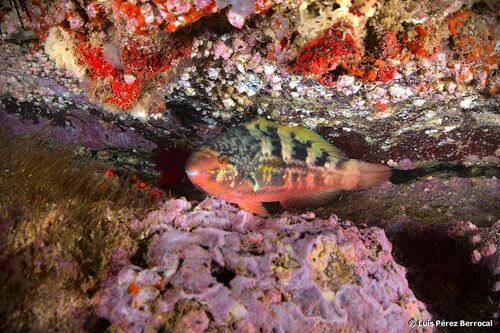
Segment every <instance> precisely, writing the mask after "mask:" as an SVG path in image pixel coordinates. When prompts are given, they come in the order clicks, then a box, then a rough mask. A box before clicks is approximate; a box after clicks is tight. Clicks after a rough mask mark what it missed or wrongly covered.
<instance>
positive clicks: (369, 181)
mask: <svg viewBox="0 0 500 333" xmlns="http://www.w3.org/2000/svg"><path fill="white" fill-rule="evenodd" d="M341 171H342V181H341V182H342V188H343V189H344V190H362V189H367V188H370V187H374V186H377V185H380V184H382V183H385V182H386V181H388V180H389V178H390V177H391V173H392V171H391V168H389V167H388V166H387V165H383V164H375V163H368V162H363V161H358V160H347V161H346V162H344V164H343V165H342V169H341Z"/></svg>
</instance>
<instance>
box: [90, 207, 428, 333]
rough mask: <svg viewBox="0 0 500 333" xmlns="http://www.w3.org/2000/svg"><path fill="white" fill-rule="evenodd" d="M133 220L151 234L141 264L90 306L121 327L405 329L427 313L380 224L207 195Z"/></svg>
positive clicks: (124, 273)
mask: <svg viewBox="0 0 500 333" xmlns="http://www.w3.org/2000/svg"><path fill="white" fill-rule="evenodd" d="M136 227H137V228H146V229H147V230H149V231H150V232H153V233H154V235H152V236H151V238H150V240H149V241H148V245H147V248H148V249H147V254H145V255H144V259H145V264H143V265H142V267H137V266H133V265H126V266H124V267H123V268H122V269H121V270H120V271H119V273H118V274H117V275H116V276H114V277H110V278H109V280H108V281H107V282H106V284H107V285H108V287H107V288H106V289H105V290H104V291H103V292H102V293H101V295H100V296H99V297H98V303H99V305H98V311H97V312H98V314H99V315H100V316H101V317H104V318H106V319H107V320H109V321H110V322H111V324H112V325H113V326H114V327H117V328H119V329H123V330H124V331H126V332H142V331H144V330H146V331H147V330H151V329H152V330H153V331H156V330H159V329H164V330H166V331H169V332H170V331H171V332H187V331H189V332H202V331H204V330H208V331H218V330H234V331H236V332H258V331H262V332H272V331H274V332H302V331H304V330H307V331H308V332H322V331H325V330H326V331H339V330H346V331H352V332H354V331H363V330H367V329H369V330H373V331H375V332H388V331H392V332H407V331H410V328H409V327H408V324H407V322H408V320H409V319H411V318H420V319H423V320H426V319H428V318H430V316H429V314H428V313H427V312H426V311H425V308H424V306H423V304H422V303H420V302H419V301H418V300H416V299H415V298H414V296H413V293H412V291H411V290H410V289H409V288H408V285H407V283H406V280H405V278H404V274H405V270H404V268H403V267H401V266H399V265H398V264H397V263H396V262H394V260H393V259H392V256H391V254H390V253H391V245H390V243H389V242H388V241H387V239H386V238H385V235H384V233H383V231H382V230H380V229H376V228H371V229H364V230H361V229H358V228H356V227H354V226H349V225H345V226H341V225H339V223H338V221H337V220H336V219H335V217H332V218H330V219H329V220H319V219H315V218H314V217H313V216H307V215H304V216H291V215H283V216H280V217H277V218H276V219H261V218H257V217H254V216H252V215H251V214H249V213H246V212H244V211H240V210H238V209H236V208H234V207H232V206H229V205H227V204H225V203H224V202H222V201H220V200H215V199H206V200H205V201H203V202H202V203H201V204H200V205H198V206H197V207H195V208H194V209H193V210H191V204H190V203H189V202H188V201H185V200H183V199H179V200H172V201H167V202H166V203H164V204H163V206H162V207H161V208H160V209H159V210H158V211H154V212H152V213H150V214H149V215H148V216H147V217H146V219H144V220H143V221H137V225H136Z"/></svg>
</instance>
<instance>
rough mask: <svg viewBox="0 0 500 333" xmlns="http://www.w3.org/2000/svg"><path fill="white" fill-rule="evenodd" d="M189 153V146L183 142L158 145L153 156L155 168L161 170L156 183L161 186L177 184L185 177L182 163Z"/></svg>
mask: <svg viewBox="0 0 500 333" xmlns="http://www.w3.org/2000/svg"><path fill="white" fill-rule="evenodd" d="M190 154H191V148H189V147H188V146H186V145H184V144H175V145H173V146H170V147H160V148H159V149H158V150H157V152H156V155H155V157H154V162H155V164H156V168H157V169H158V170H159V171H160V172H161V176H160V179H159V180H158V184H159V185H162V186H167V187H171V186H175V185H179V184H180V183H181V181H182V180H183V179H184V178H185V176H186V174H185V172H184V164H185V163H186V160H187V158H188V157H189V155H190Z"/></svg>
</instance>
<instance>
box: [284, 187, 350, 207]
mask: <svg viewBox="0 0 500 333" xmlns="http://www.w3.org/2000/svg"><path fill="white" fill-rule="evenodd" d="M340 193H342V190H324V191H319V192H315V193H311V194H303V195H300V196H296V197H291V198H287V199H283V200H280V203H281V206H283V208H285V209H292V208H315V207H319V206H322V205H326V204H328V203H330V202H332V201H333V200H335V199H336V198H337V197H338V196H339V195H340Z"/></svg>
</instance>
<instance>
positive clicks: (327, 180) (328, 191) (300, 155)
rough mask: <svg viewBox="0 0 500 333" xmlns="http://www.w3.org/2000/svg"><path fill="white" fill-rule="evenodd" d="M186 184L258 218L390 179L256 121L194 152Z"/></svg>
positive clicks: (380, 168) (323, 144)
mask: <svg viewBox="0 0 500 333" xmlns="http://www.w3.org/2000/svg"><path fill="white" fill-rule="evenodd" d="M185 172H186V174H187V176H188V179H189V180H190V181H191V183H193V184H194V185H195V186H197V187H198V188H200V189H201V190H203V191H204V192H206V193H207V194H208V195H210V196H218V197H220V198H222V199H224V200H225V201H227V202H229V203H233V204H237V205H238V206H239V207H240V208H241V209H243V210H246V211H249V212H252V213H254V214H257V215H270V214H273V213H275V212H277V211H280V210H281V211H282V210H290V209H304V208H316V207H319V206H322V205H325V204H328V203H330V202H332V201H334V200H335V199H336V198H337V197H338V196H339V195H340V193H341V192H342V191H344V190H361V189H367V188H370V187H374V186H377V185H380V184H382V183H384V182H386V181H387V180H389V178H390V176H391V168H389V167H388V166H386V165H383V164H375V163H368V162H364V161H360V160H356V159H349V158H348V157H347V156H346V155H345V154H344V153H343V152H342V151H341V150H340V149H338V148H337V147H335V146H334V145H332V144H331V143H330V142H328V141H327V140H326V139H324V138H323V137H321V136H320V135H319V134H317V133H314V132H313V131H311V130H309V129H307V128H305V127H301V126H297V127H289V126H284V125H280V124H278V123H275V122H273V121H270V120H267V119H266V118H257V119H255V120H252V121H250V122H248V123H245V124H243V125H241V126H237V127H234V128H231V129H229V130H228V131H226V132H224V133H221V134H219V135H218V136H216V137H214V138H212V139H210V140H208V141H207V142H205V143H203V144H202V145H201V146H199V147H197V148H196V149H195V150H194V151H193V153H192V154H191V155H190V156H189V157H188V159H187V161H186V165H185Z"/></svg>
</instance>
